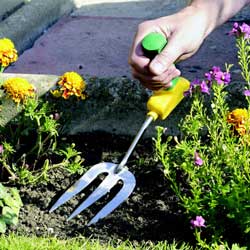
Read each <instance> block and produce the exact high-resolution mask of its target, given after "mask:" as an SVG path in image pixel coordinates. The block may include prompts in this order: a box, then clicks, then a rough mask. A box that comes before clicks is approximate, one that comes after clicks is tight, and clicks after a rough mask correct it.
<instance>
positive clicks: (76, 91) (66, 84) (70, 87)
mask: <svg viewBox="0 0 250 250" xmlns="http://www.w3.org/2000/svg"><path fill="white" fill-rule="evenodd" d="M57 84H58V86H59V90H54V91H51V92H52V94H53V95H54V96H55V97H58V96H59V93H60V96H62V97H63V98H64V99H69V97H70V96H76V97H78V98H80V99H82V100H84V99H85V98H86V94H85V93H84V90H85V89H86V83H85V81H84V80H83V78H82V77H81V76H80V75H79V74H77V73H76V72H66V73H65V74H64V75H63V76H61V77H60V80H59V81H58V82H57Z"/></svg>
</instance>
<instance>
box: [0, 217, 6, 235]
mask: <svg viewBox="0 0 250 250" xmlns="http://www.w3.org/2000/svg"><path fill="white" fill-rule="evenodd" d="M5 231H6V223H5V222H4V220H3V219H2V218H0V233H5Z"/></svg>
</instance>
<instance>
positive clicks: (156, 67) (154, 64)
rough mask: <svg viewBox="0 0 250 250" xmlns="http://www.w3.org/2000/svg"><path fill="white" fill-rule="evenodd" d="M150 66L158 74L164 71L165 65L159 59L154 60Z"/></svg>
mask: <svg viewBox="0 0 250 250" xmlns="http://www.w3.org/2000/svg"><path fill="white" fill-rule="evenodd" d="M150 66H151V70H152V71H153V72H154V73H155V74H157V75H159V74H161V73H162V72H163V71H164V66H163V65H162V64H161V63H160V62H158V61H153V62H152V63H151V65H150Z"/></svg>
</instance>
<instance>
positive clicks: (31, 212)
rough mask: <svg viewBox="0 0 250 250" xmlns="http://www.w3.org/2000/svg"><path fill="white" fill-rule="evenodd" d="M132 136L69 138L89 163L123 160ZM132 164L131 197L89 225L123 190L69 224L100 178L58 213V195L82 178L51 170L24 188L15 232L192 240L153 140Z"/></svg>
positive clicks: (139, 148) (139, 150)
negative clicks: (46, 178)
mask: <svg viewBox="0 0 250 250" xmlns="http://www.w3.org/2000/svg"><path fill="white" fill-rule="evenodd" d="M132 139H133V138H128V137H125V136H114V135H111V134H107V133H103V132H97V133H94V134H93V133H92V134H80V135H77V136H71V137H68V138H67V140H68V141H71V142H74V143H75V144H76V148H77V149H78V150H79V151H81V152H82V154H83V157H84V158H85V162H84V165H85V166H92V165H94V164H96V163H99V162H101V161H109V162H114V163H118V162H119V160H121V158H122V157H123V156H124V154H125V152H126V150H127V149H128V147H129V145H130V143H131V141H132ZM127 166H128V167H129V169H130V170H131V172H133V173H134V175H135V177H136V180H137V185H136V188H135V190H134V192H133V193H132V195H131V196H130V197H129V198H128V199H127V201H125V202H124V203H122V205H120V206H119V207H118V208H117V209H116V210H115V211H114V212H113V213H111V214H110V215H109V216H107V217H106V218H104V219H102V220H101V221H99V222H98V223H97V224H94V225H92V226H90V227H87V226H86V224H87V222H88V221H89V220H90V219H91V218H92V217H93V216H94V215H95V214H96V213H97V212H98V211H99V210H100V209H101V208H102V207H103V205H104V204H106V203H107V202H108V201H109V200H110V199H111V198H112V197H113V196H114V193H115V192H117V191H118V188H119V185H118V187H117V188H114V189H112V190H111V192H110V193H109V194H108V195H107V196H106V197H105V198H103V199H101V200H100V201H99V202H97V203H95V204H94V205H92V206H91V207H90V208H89V209H86V210H85V211H83V212H81V213H80V215H78V216H77V217H75V218H73V219H72V220H70V221H69V222H68V221H67V220H66V219H67V217H68V216H69V215H70V214H71V212H72V211H73V210H74V209H75V208H76V207H77V205H78V204H79V203H80V202H82V201H83V200H84V196H85V197H86V196H88V194H90V193H91V192H92V190H93V189H95V188H96V186H97V185H98V183H100V181H101V179H102V178H103V176H101V177H100V180H98V181H96V182H95V183H94V184H93V185H91V187H89V188H87V190H86V192H85V193H81V194H79V195H77V197H76V198H73V199H71V200H70V201H68V202H67V203H66V204H64V205H63V206H61V207H59V208H58V209H57V210H55V211H54V212H53V213H51V214H49V212H48V211H49V209H50V207H51V206H52V205H53V203H54V202H55V201H56V200H57V199H58V197H59V196H60V195H61V194H62V193H63V192H64V191H65V190H66V188H68V187H69V186H70V185H71V184H73V183H74V182H75V181H76V180H77V179H78V178H79V176H77V175H73V176H72V175H70V174H69V173H68V172H62V171H61V170H60V171H59V170H56V171H53V172H52V171H51V172H50V178H49V181H48V182H47V183H42V184H39V185H36V186H21V187H20V194H21V197H22V200H23V203H24V205H23V207H22V209H21V212H20V219H19V224H18V226H17V227H12V228H11V231H14V232H17V233H19V234H22V235H23V234H25V235H37V236H47V235H50V236H56V237H59V238H67V237H74V236H77V235H83V236H85V237H91V238H98V239H99V240H101V241H102V242H107V241H109V240H110V239H116V240H118V239H119V240H127V239H130V240H132V241H137V242H142V241H147V240H151V241H153V242H157V241H162V240H168V241H170V242H172V241H173V240H174V239H175V240H177V241H178V240H185V241H189V242H190V239H192V238H193V236H192V232H191V230H190V227H189V223H188V222H187V221H185V218H184V217H183V211H182V210H181V208H180V207H179V206H178V200H177V198H176V196H175V195H174V194H173V193H172V191H171V190H170V187H169V183H168V182H167V180H166V179H165V177H164V172H163V167H162V165H161V164H160V163H159V162H157V160H156V159H155V157H154V150H153V142H152V140H151V139H150V140H141V141H140V142H139V144H138V145H137V146H136V149H135V150H134V152H133V154H132V156H131V157H130V159H129V161H128V164H127Z"/></svg>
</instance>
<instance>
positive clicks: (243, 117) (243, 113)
mask: <svg viewBox="0 0 250 250" xmlns="http://www.w3.org/2000/svg"><path fill="white" fill-rule="evenodd" d="M249 121H250V120H249V117H248V112H247V110H246V109H235V110H233V111H232V112H230V113H229V114H228V116H227V122H228V123H230V124H232V126H233V128H234V129H235V130H236V131H237V132H238V134H239V135H244V134H245V133H246V130H247V127H246V125H247V123H249ZM249 125H250V124H248V126H249Z"/></svg>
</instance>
